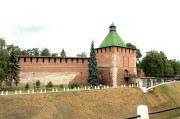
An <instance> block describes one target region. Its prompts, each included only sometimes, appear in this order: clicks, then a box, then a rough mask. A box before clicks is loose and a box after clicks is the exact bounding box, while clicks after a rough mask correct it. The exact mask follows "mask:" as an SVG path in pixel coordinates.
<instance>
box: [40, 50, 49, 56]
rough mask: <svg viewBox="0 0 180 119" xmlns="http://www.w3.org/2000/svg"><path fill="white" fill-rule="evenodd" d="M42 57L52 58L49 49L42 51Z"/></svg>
mask: <svg viewBox="0 0 180 119" xmlns="http://www.w3.org/2000/svg"><path fill="white" fill-rule="evenodd" d="M41 56H51V52H50V50H49V49H47V48H43V49H42V51H41Z"/></svg>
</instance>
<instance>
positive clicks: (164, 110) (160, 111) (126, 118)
mask: <svg viewBox="0 0 180 119" xmlns="http://www.w3.org/2000/svg"><path fill="white" fill-rule="evenodd" d="M179 108H180V106H177V107H172V108H168V109H163V110H159V111H155V112H149V113H148V114H149V115H152V114H157V113H162V112H167V111H170V110H175V109H179ZM138 117H141V115H135V116H130V117H125V118H123V119H134V118H138Z"/></svg>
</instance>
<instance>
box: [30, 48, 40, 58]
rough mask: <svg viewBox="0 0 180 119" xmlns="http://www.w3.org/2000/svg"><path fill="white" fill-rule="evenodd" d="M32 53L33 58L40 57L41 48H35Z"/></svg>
mask: <svg viewBox="0 0 180 119" xmlns="http://www.w3.org/2000/svg"><path fill="white" fill-rule="evenodd" d="M31 51H32V56H39V55H40V53H39V52H40V51H39V48H33V49H32V50H31Z"/></svg>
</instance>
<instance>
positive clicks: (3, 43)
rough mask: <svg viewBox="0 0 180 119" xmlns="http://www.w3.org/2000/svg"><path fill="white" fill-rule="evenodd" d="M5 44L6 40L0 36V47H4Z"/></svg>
mask: <svg viewBox="0 0 180 119" xmlns="http://www.w3.org/2000/svg"><path fill="white" fill-rule="evenodd" d="M5 46H6V41H5V40H4V38H0V49H4V48H5Z"/></svg>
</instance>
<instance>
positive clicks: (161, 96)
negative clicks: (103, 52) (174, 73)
mask: <svg viewBox="0 0 180 119" xmlns="http://www.w3.org/2000/svg"><path fill="white" fill-rule="evenodd" d="M142 104H143V105H147V106H148V109H149V111H150V112H152V111H156V110H160V109H165V108H170V107H174V106H179V105H180V82H179V83H172V84H168V85H163V86H160V87H158V88H156V89H155V90H153V91H151V92H149V93H147V94H144V93H142V91H141V90H140V89H138V88H120V89H108V90H91V91H77V92H62V93H51V94H35V95H14V96H0V119H25V118H26V119H85V118H86V119H119V118H123V117H127V116H132V115H136V108H137V106H138V105H142ZM179 116H180V109H177V110H175V111H169V112H165V113H161V114H156V115H152V116H151V118H155V117H156V118H163V119H170V118H173V117H174V118H175V117H179Z"/></svg>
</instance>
